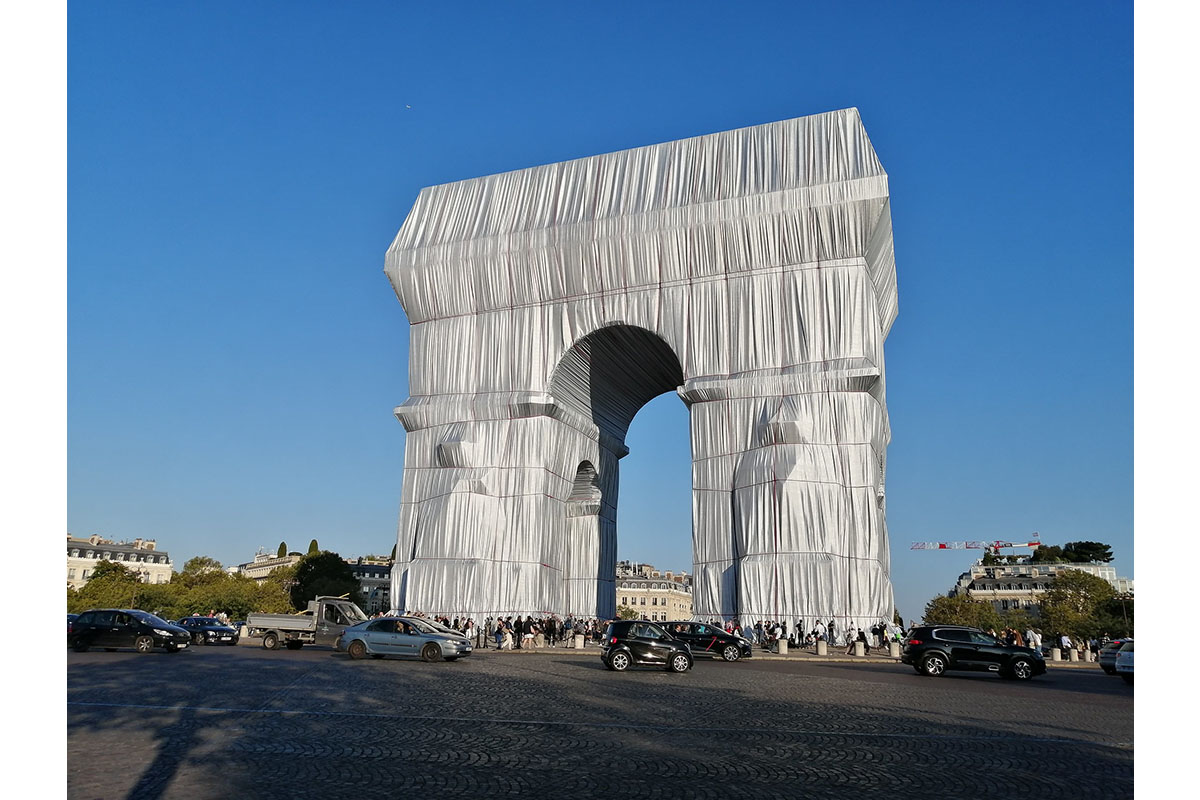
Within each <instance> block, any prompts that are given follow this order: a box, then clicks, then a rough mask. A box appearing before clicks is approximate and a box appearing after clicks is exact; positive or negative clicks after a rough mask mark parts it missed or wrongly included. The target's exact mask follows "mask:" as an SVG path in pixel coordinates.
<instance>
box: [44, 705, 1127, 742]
mask: <svg viewBox="0 0 1200 800" xmlns="http://www.w3.org/2000/svg"><path fill="white" fill-rule="evenodd" d="M67 706H68V707H69V706H77V707H81V708H129V709H139V710H142V711H209V712H215V713H220V714H279V715H295V716H314V717H355V718H364V719H397V720H400V719H402V720H413V721H418V722H466V723H470V724H472V725H478V724H491V725H532V726H546V727H561V728H617V729H632V730H644V731H661V732H664V733H671V732H678V733H764V734H791V735H795V736H856V737H859V738H866V739H928V740H931V741H939V740H945V739H953V740H956V741H973V742H997V741H1002V742H1012V741H1015V740H1019V741H1023V742H1038V743H1060V744H1072V745H1078V744H1092V745H1095V746H1097V747H1108V748H1113V749H1120V750H1128V749H1131V748H1132V747H1133V742H1115V743H1110V742H1088V741H1086V740H1078V739H1060V738H1055V737H1047V736H1021V735H1019V734H1013V733H1009V732H1005V733H1003V734H998V735H996V736H961V735H958V734H955V735H952V736H941V735H938V734H917V733H858V732H853V733H852V732H847V731H818V730H805V729H799V728H761V727H760V728H709V727H697V726H685V725H641V724H637V723H632V722H562V721H558V720H539V719H504V718H497V717H437V716H428V715H417V714H372V713H368V712H365V711H306V710H302V709H286V708H225V707H222V706H164V705H144V704H140V703H89V702H82V701H75V700H69V701H67Z"/></svg>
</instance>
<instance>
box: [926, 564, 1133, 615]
mask: <svg viewBox="0 0 1200 800" xmlns="http://www.w3.org/2000/svg"><path fill="white" fill-rule="evenodd" d="M1067 570H1078V571H1080V572H1086V573H1088V574H1089V575H1095V576H1096V577H1098V578H1103V579H1104V580H1106V581H1108V582H1109V584H1111V585H1112V587H1113V590H1114V591H1116V592H1117V594H1133V581H1132V580H1130V579H1129V578H1122V577H1118V575H1117V570H1116V568H1115V567H1113V566H1111V565H1109V564H1097V563H1092V564H1076V563H1070V562H1031V561H1030V560H1029V558H1028V557H1023V558H1020V559H1017V560H1016V562H1014V563H1001V564H986V565H985V564H984V563H983V561H982V560H979V561H976V562H975V563H974V564H972V565H971V568H970V569H969V570H967V571H966V572H964V573H963V574H961V575H959V576H958V582H957V583H955V584H954V586H953V587H952V588H951V589H950V591H949V592H947V593H946V594H947V596H949V597H956V596H959V595H965V596H967V597H970V598H971V599H972V600H982V601H985V602H988V603H991V604H992V608H994V609H996V610H997V611H1009V610H1013V609H1023V608H1024V609H1029V610H1031V611H1033V612H1035V613H1036V611H1037V607H1038V603H1040V602H1041V600H1042V595H1044V594H1045V593H1046V592H1047V591H1048V590H1049V589H1050V588H1052V587H1053V586H1054V580H1055V578H1057V577H1058V576H1059V575H1061V574H1062V573H1063V572H1065V571H1067Z"/></svg>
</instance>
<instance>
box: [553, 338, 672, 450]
mask: <svg viewBox="0 0 1200 800" xmlns="http://www.w3.org/2000/svg"><path fill="white" fill-rule="evenodd" d="M682 384H683V367H682V366H681V365H680V363H679V359H678V358H677V357H676V355H675V351H674V350H672V349H671V346H670V345H669V344H667V343H666V342H665V341H663V340H662V338H661V337H659V336H658V335H656V334H654V333H652V332H651V331H648V330H646V329H645V328H639V327H635V326H633V325H609V326H606V327H604V328H601V329H599V330H597V331H594V332H592V333H590V334H588V335H587V336H584V337H583V338H582V339H580V340H579V341H577V342H576V343H575V344H574V345H572V346H571V349H570V350H568V351H567V352H566V354H564V355H563V357H562V360H561V361H560V362H559V364H558V367H557V368H555V370H554V375H553V376H552V377H551V379H550V393H551V394H552V395H553V396H554V398H555V400H556V401H557V402H559V403H560V404H562V405H563V406H565V407H567V408H570V409H572V410H574V411H577V412H579V413H581V414H583V415H584V416H586V417H587V418H588V419H590V420H592V422H594V423H595V424H596V426H597V427H598V428H600V430H601V431H603V432H604V433H606V434H608V435H609V436H612V437H613V438H615V439H616V440H617V441H620V442H624V441H625V434H626V433H627V432H628V431H629V423H630V422H632V421H633V418H634V415H636V414H637V412H638V411H639V410H640V409H641V408H642V406H644V405H646V403H648V402H650V401H651V400H652V399H654V398H655V397H658V396H659V395H660V394H663V393H665V392H669V391H672V390H674V389H676V388H677V387H679V386H681V385H682Z"/></svg>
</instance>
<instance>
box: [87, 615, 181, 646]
mask: <svg viewBox="0 0 1200 800" xmlns="http://www.w3.org/2000/svg"><path fill="white" fill-rule="evenodd" d="M67 640H68V641H69V642H70V644H71V648H72V649H74V650H75V651H76V652H79V653H82V652H84V651H85V650H87V649H88V648H89V647H103V648H104V649H105V650H116V649H117V648H118V647H132V648H133V649H135V650H137V651H138V652H139V653H149V652H150V651H151V650H153V649H154V648H156V647H162V648H164V649H165V650H166V651H167V652H168V653H178V652H179V651H180V650H183V649H184V648H185V647H187V646H188V644H189V643H190V642H191V635H190V634H188V632H187V631H185V630H184V629H183V628H180V627H179V626H177V625H172V624H171V623H169V622H167V621H166V620H162V619H159V618H158V617H156V616H154V615H153V614H150V613H148V612H145V611H139V610H137V609H132V608H95V609H92V610H91V611H85V612H83V613H82V614H80V615H79V616H78V617H77V618H76V619H75V622H74V623H72V625H71V633H70V634H69V635H68V637H67Z"/></svg>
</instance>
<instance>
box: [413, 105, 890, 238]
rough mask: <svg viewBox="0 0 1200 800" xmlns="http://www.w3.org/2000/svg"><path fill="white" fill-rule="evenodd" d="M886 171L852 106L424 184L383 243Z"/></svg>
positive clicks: (480, 234)
mask: <svg viewBox="0 0 1200 800" xmlns="http://www.w3.org/2000/svg"><path fill="white" fill-rule="evenodd" d="M886 175H887V174H886V173H885V172H884V170H883V166H882V165H881V164H880V163H879V159H878V157H877V156H876V154H875V149H874V148H873V147H872V146H871V141H870V139H869V138H868V136H867V132H866V129H865V128H864V127H863V124H862V120H861V118H860V117H859V113H858V109H857V108H845V109H841V110H838V111H828V112H825V113H821V114H813V115H809V116H804V117H795V118H793V119H786V120H780V121H777V122H769V123H765V124H762V125H753V126H749V127H745V128H736V129H733V130H728V131H720V132H717V133H709V134H704V135H701V136H694V137H690V138H686V139H677V140H673V141H668V142H662V143H659V144H652V145H646V146H643V147H635V148H632V149H629V150H618V151H614V152H610V153H603V154H600V155H594V156H587V157H584V158H578V159H574V160H570V161H560V162H556V163H552V164H544V165H540V166H534V167H527V168H525V169H519V170H513V171H510V172H501V173H496V174H492V175H485V176H481V177H477V178H469V179H467V180H461V181H454V182H452V183H444V184H439V185H436V186H430V187H426V188H424V189H422V190H421V192H420V194H419V195H418V197H417V200H416V202H415V203H414V204H413V208H412V210H411V211H410V212H409V215H408V217H407V219H406V220H405V221H404V225H403V226H402V227H401V228H400V231H399V233H398V234H397V235H396V239H395V241H394V242H393V243H392V247H391V249H392V250H393V251H394V250H397V249H399V250H413V249H420V248H426V247H436V246H438V245H445V244H449V243H452V242H458V241H468V240H472V239H479V238H485V237H492V236H499V235H504V234H510V233H517V232H523V231H535V230H539V229H548V228H554V227H561V226H566V225H574V224H579V223H587V222H593V221H598V220H604V219H611V218H616V217H634V216H637V215H639V214H645V213H648V212H653V211H663V210H667V209H673V208H681V207H685V206H693V205H699V204H704V203H711V202H715V201H720V200H729V199H733V198H740V197H747V196H752V195H762V194H769V193H772V192H779V191H784V190H789V189H801V188H806V187H818V186H825V185H829V184H838V183H843V182H847V181H856V180H861V179H864V178H883V179H884V180H885V183H884V186H885V187H886ZM885 194H886V189H885ZM815 199H816V200H817V202H816V203H814V204H820V200H821V198H819V197H818V198H815Z"/></svg>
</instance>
